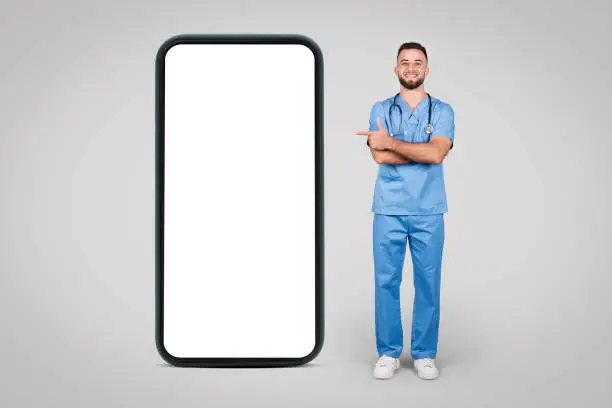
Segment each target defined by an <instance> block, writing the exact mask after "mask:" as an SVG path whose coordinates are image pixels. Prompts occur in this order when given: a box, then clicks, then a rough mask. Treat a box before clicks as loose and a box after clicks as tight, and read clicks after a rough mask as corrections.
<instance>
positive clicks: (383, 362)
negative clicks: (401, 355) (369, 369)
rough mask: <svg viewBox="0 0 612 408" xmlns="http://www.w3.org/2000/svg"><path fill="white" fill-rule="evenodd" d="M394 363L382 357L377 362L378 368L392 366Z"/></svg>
mask: <svg viewBox="0 0 612 408" xmlns="http://www.w3.org/2000/svg"><path fill="white" fill-rule="evenodd" d="M392 362H393V360H392V359H390V358H388V357H381V358H379V359H378V361H377V362H376V367H385V366H386V365H387V364H391V363H392Z"/></svg>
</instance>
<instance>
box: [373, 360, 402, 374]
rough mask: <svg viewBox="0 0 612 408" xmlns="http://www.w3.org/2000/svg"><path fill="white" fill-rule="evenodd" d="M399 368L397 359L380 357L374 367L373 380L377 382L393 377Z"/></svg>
mask: <svg viewBox="0 0 612 408" xmlns="http://www.w3.org/2000/svg"><path fill="white" fill-rule="evenodd" d="M398 368H399V358H393V357H389V356H382V357H380V358H379V359H378V361H377V362H376V366H375V367H374V378H376V379H379V380H387V379H389V378H391V377H393V374H395V370H397V369H398Z"/></svg>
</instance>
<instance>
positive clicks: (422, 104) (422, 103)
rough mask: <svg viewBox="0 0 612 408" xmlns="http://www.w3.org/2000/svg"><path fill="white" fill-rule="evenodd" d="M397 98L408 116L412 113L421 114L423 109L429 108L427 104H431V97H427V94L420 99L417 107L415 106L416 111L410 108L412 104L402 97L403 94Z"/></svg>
mask: <svg viewBox="0 0 612 408" xmlns="http://www.w3.org/2000/svg"><path fill="white" fill-rule="evenodd" d="M397 100H398V104H399V105H400V106H401V107H402V110H404V111H406V113H408V117H410V116H411V115H416V116H417V117H418V116H420V115H421V113H422V112H423V109H427V106H428V105H429V98H428V97H427V94H425V97H424V98H423V99H421V100H420V101H419V103H418V104H417V106H416V108H414V111H413V110H412V109H410V105H408V103H407V102H406V101H405V100H404V98H402V95H401V94H400V95H398V96H397Z"/></svg>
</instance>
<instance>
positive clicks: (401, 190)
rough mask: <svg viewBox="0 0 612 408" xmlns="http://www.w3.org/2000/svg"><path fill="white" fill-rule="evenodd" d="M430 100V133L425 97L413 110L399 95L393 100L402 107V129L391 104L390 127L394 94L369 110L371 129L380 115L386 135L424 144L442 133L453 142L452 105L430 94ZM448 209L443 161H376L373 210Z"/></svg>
mask: <svg viewBox="0 0 612 408" xmlns="http://www.w3.org/2000/svg"><path fill="white" fill-rule="evenodd" d="M431 102H432V112H431V121H432V125H433V132H432V133H431V136H430V135H429V134H427V132H425V126H426V125H427V119H428V116H429V98H427V96H426V97H425V98H423V100H421V102H419V104H418V105H417V107H416V108H415V110H414V111H413V110H412V109H410V107H409V106H408V104H407V103H406V102H405V101H404V99H402V97H401V96H398V97H397V98H396V103H397V104H398V105H399V106H400V107H401V108H402V118H401V128H400V120H399V110H398V109H397V107H394V108H393V110H392V111H391V113H392V114H393V129H391V121H390V119H389V107H390V106H391V104H392V103H393V97H390V98H388V99H386V100H383V101H378V102H376V103H375V104H374V106H372V109H371V110H370V131H372V130H378V123H377V122H376V118H380V120H381V123H382V124H383V125H384V127H385V129H386V130H387V132H388V133H389V135H391V136H393V137H395V138H396V139H399V140H403V141H405V142H411V143H426V142H429V139H430V137H433V136H445V137H448V138H449V139H450V140H451V141H453V142H454V140H455V115H454V111H453V108H452V107H451V106H450V105H449V104H448V103H445V102H443V101H441V100H440V99H437V98H434V97H433V96H432V97H431ZM398 131H400V132H401V133H398ZM447 211H448V206H447V202H446V188H445V185H444V169H443V166H442V163H440V164H425V163H408V164H398V165H395V164H379V167H378V176H377V178H376V184H375V186H374V199H373V202H372V212H374V213H376V214H388V215H427V214H443V213H446V212H447Z"/></svg>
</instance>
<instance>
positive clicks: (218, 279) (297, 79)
mask: <svg viewBox="0 0 612 408" xmlns="http://www.w3.org/2000/svg"><path fill="white" fill-rule="evenodd" d="M164 91H165V96H164V102H165V103H164V106H165V110H164V120H165V122H164V133H165V135H164V144H165V146H164V161H165V165H164V171H165V175H164V265H163V268H164V271H163V276H164V282H163V283H164V286H163V291H164V295H163V296H164V303H163V307H164V311H163V312H164V315H163V316H164V321H163V326H164V338H163V344H164V346H165V348H166V350H167V351H168V352H169V353H170V354H171V355H173V356H175V357H181V358H185V357H211V358H212V357H229V358H239V357H292V358H299V357H303V356H306V355H308V354H309V353H310V352H311V351H312V350H313V348H314V346H315V144H314V143H315V60H314V55H313V53H312V51H311V50H310V49H309V48H307V47H306V46H304V45H298V44H178V45H175V46H173V47H172V48H170V50H169V51H168V52H167V54H166V57H165V86H164Z"/></svg>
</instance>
